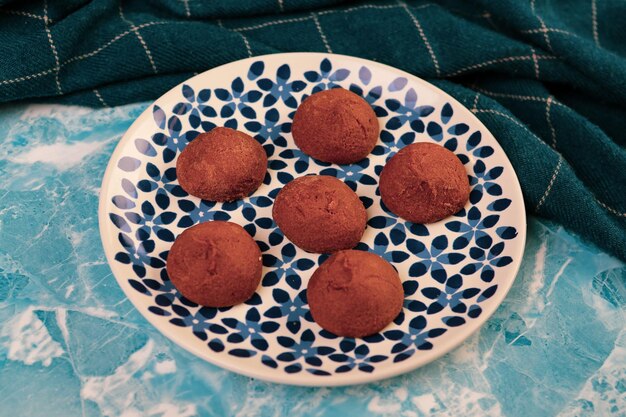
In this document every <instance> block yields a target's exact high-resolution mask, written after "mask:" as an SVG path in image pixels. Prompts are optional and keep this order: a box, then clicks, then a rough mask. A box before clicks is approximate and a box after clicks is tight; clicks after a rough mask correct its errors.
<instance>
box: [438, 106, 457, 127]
mask: <svg viewBox="0 0 626 417" xmlns="http://www.w3.org/2000/svg"><path fill="white" fill-rule="evenodd" d="M453 114H454V111H453V110H452V106H451V105H450V103H446V104H444V105H443V107H442V108H441V122H442V123H443V124H447V123H448V122H449V121H450V118H451V117H452V115H453Z"/></svg>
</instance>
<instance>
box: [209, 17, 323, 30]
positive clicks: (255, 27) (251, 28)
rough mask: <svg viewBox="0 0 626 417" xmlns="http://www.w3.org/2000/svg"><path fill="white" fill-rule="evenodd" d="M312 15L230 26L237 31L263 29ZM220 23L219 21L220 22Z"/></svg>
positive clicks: (302, 20) (299, 20)
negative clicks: (252, 24)
mask: <svg viewBox="0 0 626 417" xmlns="http://www.w3.org/2000/svg"><path fill="white" fill-rule="evenodd" d="M311 19H312V17H311V16H304V17H293V18H290V19H280V20H273V21H271V22H265V23H260V24H258V25H254V26H245V27H241V28H229V29H231V30H236V31H237V32H239V31H244V30H255V29H262V28H265V27H268V26H274V25H280V24H282V23H294V22H305V21H307V20H311ZM218 24H219V22H218Z"/></svg>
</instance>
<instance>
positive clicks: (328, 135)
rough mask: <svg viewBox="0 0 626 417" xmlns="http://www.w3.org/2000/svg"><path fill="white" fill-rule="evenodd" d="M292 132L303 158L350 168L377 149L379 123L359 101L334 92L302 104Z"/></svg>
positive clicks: (345, 92)
mask: <svg viewBox="0 0 626 417" xmlns="http://www.w3.org/2000/svg"><path fill="white" fill-rule="evenodd" d="M291 131H292V134H293V139H294V141H295V142H296V145H297V146H298V147H299V148H300V150H302V152H304V153H305V154H307V155H310V156H312V157H313V158H315V159H319V160H320V161H324V162H333V163H336V164H351V163H353V162H357V161H360V160H361V159H363V158H365V157H366V156H367V155H368V154H369V153H370V152H371V151H372V149H373V148H374V145H376V141H377V140H378V119H377V118H376V114H375V113H374V110H372V108H371V107H370V105H369V104H368V103H367V102H366V101H365V100H363V99H362V98H361V97H359V96H357V95H356V94H354V93H352V92H350V91H348V90H344V89H342V88H334V89H332V90H326V91H321V92H319V93H315V94H313V95H311V96H310V97H308V98H307V99H306V100H304V102H303V103H302V104H301V105H300V106H299V107H298V110H297V111H296V115H295V116H294V118H293V125H292V128H291Z"/></svg>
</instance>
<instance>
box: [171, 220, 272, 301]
mask: <svg viewBox="0 0 626 417" xmlns="http://www.w3.org/2000/svg"><path fill="white" fill-rule="evenodd" d="M262 268H263V265H262V263H261V250H260V249H259V247H258V246H257V244H256V242H255V241H254V240H253V239H252V237H250V235H249V234H248V233H247V232H246V231H245V230H244V229H243V227H241V226H239V225H238V224H235V223H231V222H223V221H211V222H205V223H200V224H197V225H195V226H192V227H190V228H188V229H186V230H185V231H184V232H183V233H181V234H180V236H178V238H177V239H176V241H175V242H174V245H172V248H171V249H170V252H169V255H168V257H167V274H168V275H169V277H170V279H171V280H172V283H173V284H174V285H175V286H176V288H177V289H178V291H180V292H181V294H183V295H184V296H185V297H186V298H188V299H190V300H191V301H193V302H196V303H198V304H201V305H204V306H209V307H227V306H232V305H235V304H239V303H243V302H244V301H246V300H248V299H249V298H250V297H252V295H253V294H254V291H255V290H256V288H257V287H258V285H259V282H260V281H261V271H262Z"/></svg>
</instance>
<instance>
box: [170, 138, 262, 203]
mask: <svg viewBox="0 0 626 417" xmlns="http://www.w3.org/2000/svg"><path fill="white" fill-rule="evenodd" d="M266 170H267V155H266V154H265V150H264V149H263V147H262V146H261V145H260V144H259V143H258V142H257V141H256V140H254V139H253V138H251V137H250V136H248V135H246V134H245V133H242V132H239V131H237V130H233V129H229V128H227V127H216V128H215V129H213V130H211V131H210V132H208V133H202V134H201V135H199V136H198V137H197V138H195V139H194V140H193V141H192V142H191V143H189V144H188V145H187V147H186V148H185V149H184V150H183V151H182V152H181V154H180V155H179V157H178V160H177V161H176V175H177V177H178V182H179V183H180V186H181V187H183V189H184V190H185V191H187V192H188V193H189V194H191V195H193V196H196V197H200V198H202V199H204V200H209V201H233V200H238V199H240V198H243V197H246V196H248V195H249V194H251V193H252V192H254V191H255V190H256V189H257V188H259V186H260V185H261V184H262V183H263V178H264V177H265V172H266Z"/></svg>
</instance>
